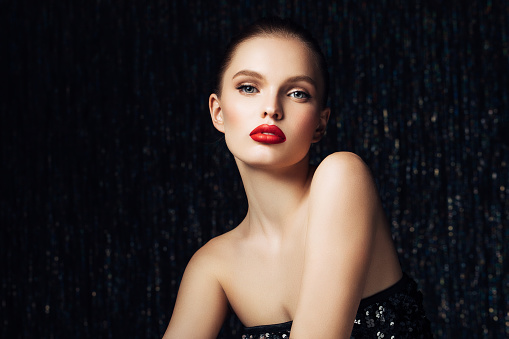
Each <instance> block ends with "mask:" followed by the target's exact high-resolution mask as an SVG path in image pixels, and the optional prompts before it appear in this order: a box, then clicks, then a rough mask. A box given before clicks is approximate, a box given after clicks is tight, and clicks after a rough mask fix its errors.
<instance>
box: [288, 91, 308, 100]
mask: <svg viewBox="0 0 509 339" xmlns="http://www.w3.org/2000/svg"><path fill="white" fill-rule="evenodd" d="M296 93H299V94H300V95H302V96H303V97H301V98H297V97H295V96H294V94H296ZM288 96H291V97H292V98H295V99H301V100H309V99H311V95H309V94H308V93H306V92H304V91H293V92H291V93H290V94H288Z"/></svg>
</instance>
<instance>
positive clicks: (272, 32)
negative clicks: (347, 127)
mask: <svg viewBox="0 0 509 339" xmlns="http://www.w3.org/2000/svg"><path fill="white" fill-rule="evenodd" d="M259 36H278V37H283V38H293V39H297V40H299V41H301V42H303V43H304V44H305V45H306V46H307V47H308V48H309V49H310V50H311V51H312V52H313V54H314V55H315V60H316V61H317V65H318V67H319V69H320V74H321V75H322V81H323V94H322V105H323V107H325V106H326V105H327V99H328V96H329V71H328V69H327V61H326V59H325V56H324V54H323V52H322V50H321V48H320V45H319V44H318V42H317V41H316V39H315V38H314V37H313V36H312V35H311V33H310V32H309V31H307V30H306V29H305V28H304V27H302V26H300V25H299V24H297V23H295V22H293V21H291V20H289V19H282V18H279V17H269V18H262V19H259V20H257V21H255V22H254V23H252V24H251V25H249V26H247V27H246V28H244V29H243V30H242V31H241V32H240V33H239V34H237V35H236V36H234V37H233V38H232V40H231V41H230V43H229V44H228V45H227V47H226V50H225V51H224V54H223V57H222V59H221V61H220V64H219V68H218V72H217V76H216V84H215V88H214V92H215V93H216V94H217V95H219V96H220V95H221V87H222V83H223V76H224V73H225V71H226V69H227V68H228V66H229V65H230V63H231V61H232V58H233V56H234V54H235V51H236V49H237V47H238V46H239V45H240V44H241V43H243V42H245V41H247V40H249V39H252V38H255V37H259Z"/></svg>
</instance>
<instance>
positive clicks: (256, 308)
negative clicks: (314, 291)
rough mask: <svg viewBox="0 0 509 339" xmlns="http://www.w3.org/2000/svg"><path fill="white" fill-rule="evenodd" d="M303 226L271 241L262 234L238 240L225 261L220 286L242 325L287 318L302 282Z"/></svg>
mask: <svg viewBox="0 0 509 339" xmlns="http://www.w3.org/2000/svg"><path fill="white" fill-rule="evenodd" d="M305 227H306V225H305V223H304V222H301V223H300V224H299V225H294V229H293V230H292V234H290V235H288V236H287V237H286V238H285V239H283V240H282V241H280V242H276V243H271V242H270V241H267V239H264V238H263V237H255V239H248V240H245V241H241V242H240V243H238V244H237V245H238V246H237V245H236V246H235V249H234V250H233V252H232V254H231V255H230V256H229V259H228V263H226V267H225V268H226V270H225V271H224V272H225V274H224V275H223V277H222V278H223V281H222V285H223V288H224V291H225V293H226V296H227V298H228V301H229V303H230V305H231V307H232V309H233V310H234V312H235V313H236V314H237V316H238V317H239V319H240V320H241V321H242V323H243V324H244V325H245V326H256V325H262V324H271V323H274V322H286V321H290V320H292V319H293V317H294V313H295V310H296V308H297V302H298V298H299V292H300V284H301V281H302V271H303V264H304V246H305V234H306V231H305V230H306V229H305Z"/></svg>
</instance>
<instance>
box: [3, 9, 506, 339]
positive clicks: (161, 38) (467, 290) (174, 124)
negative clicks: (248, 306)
mask: <svg viewBox="0 0 509 339" xmlns="http://www.w3.org/2000/svg"><path fill="white" fill-rule="evenodd" d="M0 6H1V7H0V13H1V14H0V19H1V21H0V25H1V26H0V28H1V32H2V33H1V36H2V38H1V39H2V40H1V41H2V42H1V45H0V46H1V47H0V49H1V51H0V57H1V60H0V61H1V62H0V70H1V82H0V83H1V85H0V86H1V92H0V93H1V96H2V98H1V100H0V107H1V113H2V116H1V130H0V132H1V156H2V158H1V160H2V164H1V168H2V176H1V181H0V184H1V187H0V191H1V204H0V216H1V219H0V222H1V231H0V232H1V233H0V234H1V238H0V251H1V252H0V253H1V258H0V259H1V263H2V264H1V265H2V266H1V267H2V268H1V271H0V280H1V284H2V290H1V306H0V314H1V321H2V324H1V330H0V336H1V337H2V338H23V337H25V338H39V337H40V338H103V337H104V338H119V337H129V338H158V337H161V336H162V334H163V332H164V329H165V327H166V325H167V323H168V320H169V316H170V314H171V310H172V307H173V303H174V300H175V295H176V292H177V288H178V284H179V280H180V278H181V275H182V272H183V269H184V267H185V265H186V263H187V261H188V260H189V258H190V256H191V255H192V253H194V251H195V250H196V249H197V248H199V247H200V246H201V245H202V244H204V243H205V242H206V241H207V240H208V239H210V238H211V237H213V236H215V235H218V234H220V233H222V232H224V231H226V230H229V229H231V227H233V226H234V225H235V224H236V223H237V222H238V221H240V220H241V218H242V216H243V213H244V212H245V208H246V206H245V200H244V198H243V191H242V186H241V182H240V181H239V176H238V174H237V170H236V168H235V165H234V162H233V160H232V159H231V156H230V155H229V154H228V152H227V150H226V147H225V146H224V142H223V141H222V140H221V136H220V135H219V133H217V132H215V131H214V130H213V127H212V126H211V123H210V122H209V117H208V109H207V98H208V94H209V93H210V88H211V83H210V80H211V78H212V75H213V72H214V70H215V64H216V62H217V61H218V55H219V51H220V50H221V49H222V48H223V47H224V45H225V43H226V42H227V40H228V39H229V38H230V37H231V35H232V34H233V33H234V32H236V31H237V30H238V29H239V28H240V27H242V26H244V25H246V24H247V23H249V22H251V21H252V20H254V19H256V18H258V17H260V16H263V15H270V14H279V15H281V16H284V17H290V18H293V19H295V20H296V21H298V22H300V23H301V24H303V25H305V26H307V27H308V28H309V29H310V30H311V31H312V32H313V33H314V34H315V35H316V37H317V38H318V40H319V41H320V42H321V43H322V45H323V48H324V50H325V53H326V54H327V57H328V59H329V61H330V71H331V75H332V96H331V100H330V104H331V107H332V110H333V116H332V120H331V122H330V125H329V127H328V132H327V136H326V138H325V140H323V141H322V142H321V143H320V144H319V145H317V146H315V147H314V149H313V161H317V160H318V159H320V158H322V157H323V156H325V155H326V154H328V153H330V152H333V151H337V150H349V151H354V152H356V153H358V154H359V155H361V156H362V157H363V158H364V159H365V161H366V162H367V163H368V165H369V166H370V167H371V169H372V171H373V174H374V176H375V178H376V180H377V184H378V187H379V190H380V193H381V195H382V199H383V202H384V206H385V209H386V211H387V213H388V215H389V218H390V220H391V222H392V227H393V234H394V239H395V242H396V245H397V248H398V252H399V254H400V260H401V263H402V266H403V268H404V270H405V271H407V272H409V273H410V274H411V275H413V276H414V277H415V278H416V280H417V281H418V283H419V286H420V288H421V289H422V290H423V292H424V294H425V307H426V310H427V312H428V316H429V318H430V319H431V321H432V327H433V330H434V332H435V334H436V336H437V337H439V338H441V337H455V338H460V337H461V338H466V337H469V338H481V337H482V338H496V337H498V338H502V337H506V336H507V335H509V313H508V312H509V309H508V306H507V299H508V292H509V286H508V281H509V276H508V272H509V270H508V265H507V262H508V257H507V252H508V248H507V243H508V239H509V229H508V219H509V212H508V210H509V206H508V201H507V190H508V189H509V177H508V168H507V167H508V166H507V164H508V162H509V149H508V148H509V142H508V136H507V129H508V128H509V124H508V122H509V115H508V109H509V96H508V92H509V73H508V71H509V28H508V26H509V6H508V5H507V1H505V2H504V1H502V2H500V1H480V0H479V1H468V2H467V1H465V2H461V1H403V0H402V1H384V0H379V1H353V0H344V1H320V0H319V1H317V0H314V1H268V0H258V1H249V0H245V1H237V2H236V3H235V4H231V5H228V4H226V1H216V2H208V1H200V0H194V1H191V0H190V1H160V0H151V1H107V0H95V1H72V2H71V1H57V0H55V1H0ZM236 326H237V323H236V322H235V321H233V320H232V321H229V322H227V324H226V325H225V327H224V328H223V332H222V336H224V337H229V336H230V333H235V328H236Z"/></svg>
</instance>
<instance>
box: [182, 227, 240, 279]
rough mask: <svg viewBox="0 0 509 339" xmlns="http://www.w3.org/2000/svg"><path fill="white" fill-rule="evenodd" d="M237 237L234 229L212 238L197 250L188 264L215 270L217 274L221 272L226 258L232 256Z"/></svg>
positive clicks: (210, 270) (211, 270)
mask: <svg viewBox="0 0 509 339" xmlns="http://www.w3.org/2000/svg"><path fill="white" fill-rule="evenodd" d="M235 237H236V235H235V232H234V231H233V230H232V231H229V232H226V233H224V234H222V235H219V236H217V237H214V238H212V239H211V240H209V241H208V242H207V243H206V244H205V245H203V246H202V247H201V248H200V249H199V250H198V251H196V253H195V254H194V255H193V256H192V258H191V260H190V261H189V264H188V266H192V267H197V268H200V269H204V270H207V271H209V272H214V274H215V275H217V274H219V273H221V271H222V270H221V268H224V267H225V260H228V257H230V254H231V253H229V252H231V249H232V246H233V245H234V244H235V240H234V238H235Z"/></svg>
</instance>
